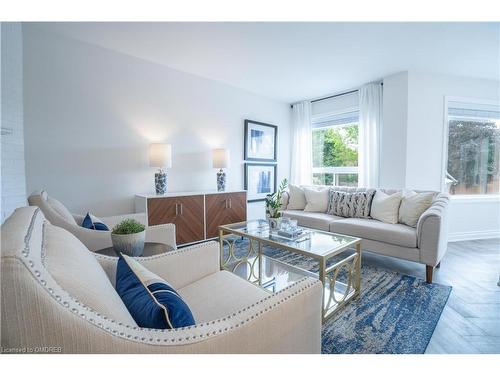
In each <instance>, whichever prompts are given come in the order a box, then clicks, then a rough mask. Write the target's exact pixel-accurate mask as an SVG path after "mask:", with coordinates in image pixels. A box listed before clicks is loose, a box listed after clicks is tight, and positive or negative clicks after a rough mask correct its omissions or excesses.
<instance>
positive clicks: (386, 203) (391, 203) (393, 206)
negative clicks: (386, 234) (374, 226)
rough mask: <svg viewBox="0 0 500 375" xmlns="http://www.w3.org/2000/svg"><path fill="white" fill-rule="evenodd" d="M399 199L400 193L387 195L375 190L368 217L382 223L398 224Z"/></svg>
mask: <svg viewBox="0 0 500 375" xmlns="http://www.w3.org/2000/svg"><path fill="white" fill-rule="evenodd" d="M401 198H402V194H401V193H394V194H391V195H388V194H386V193H384V192H383V191H380V190H377V192H376V193H375V196H374V197H373V200H372V209H371V211H370V216H371V217H372V218H374V219H377V220H380V221H382V222H384V223H389V224H396V223H397V222H398V213H399V205H400V204H401Z"/></svg>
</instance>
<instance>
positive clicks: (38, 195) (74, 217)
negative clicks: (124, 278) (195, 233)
mask: <svg viewBox="0 0 500 375" xmlns="http://www.w3.org/2000/svg"><path fill="white" fill-rule="evenodd" d="M28 203H29V205H30V206H37V207H40V209H41V210H42V212H43V214H44V216H45V218H46V219H47V220H48V221H50V222H51V223H52V224H54V225H57V226H58V227H61V228H64V229H66V230H67V231H68V232H70V233H72V234H73V235H74V236H75V237H77V238H78V239H79V240H80V241H82V242H83V244H84V245H85V246H86V247H87V248H88V249H89V250H91V251H98V250H102V249H105V248H108V247H111V246H113V244H112V242H111V232H110V231H101V230H93V229H88V228H84V227H82V226H81V225H82V222H83V219H84V216H83V215H78V214H72V213H70V212H69V210H68V209H67V208H66V207H65V206H64V205H63V204H62V203H61V202H59V201H58V200H57V199H55V198H52V197H50V196H49V195H48V194H47V192H46V191H45V190H41V191H37V192H34V193H32V194H31V195H30V196H29V197H28ZM99 219H101V220H102V222H103V223H104V224H106V226H107V227H108V228H109V229H110V230H111V229H112V228H113V227H114V226H115V225H116V224H118V223H120V222H121V221H122V220H125V219H134V220H137V221H138V222H140V223H142V224H144V225H146V226H147V218H146V214H141V213H139V214H127V215H116V216H107V217H100V218H99ZM146 241H147V242H158V243H163V244H166V245H168V246H170V247H171V248H174V249H175V248H176V241H175V225H174V224H162V225H155V226H147V227H146Z"/></svg>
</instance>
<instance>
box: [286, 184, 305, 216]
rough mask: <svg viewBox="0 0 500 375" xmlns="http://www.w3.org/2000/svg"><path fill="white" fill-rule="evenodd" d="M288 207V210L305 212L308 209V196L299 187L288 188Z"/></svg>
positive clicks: (290, 186)
mask: <svg viewBox="0 0 500 375" xmlns="http://www.w3.org/2000/svg"><path fill="white" fill-rule="evenodd" d="M288 195H289V198H288V206H287V207H286V209H287V210H303V209H304V208H305V207H306V204H307V202H306V195H305V193H304V189H302V188H301V187H300V186H297V185H289V186H288Z"/></svg>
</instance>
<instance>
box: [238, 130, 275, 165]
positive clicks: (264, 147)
mask: <svg viewBox="0 0 500 375" xmlns="http://www.w3.org/2000/svg"><path fill="white" fill-rule="evenodd" d="M244 137H245V139H244V155H243V156H244V159H245V160H247V161H260V162H276V161H277V155H278V154H277V151H278V150H277V144H278V126H276V125H272V124H266V123H264V122H258V121H253V120H245V134H244Z"/></svg>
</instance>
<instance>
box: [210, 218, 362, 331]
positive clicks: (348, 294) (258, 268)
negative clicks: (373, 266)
mask: <svg viewBox="0 0 500 375" xmlns="http://www.w3.org/2000/svg"><path fill="white" fill-rule="evenodd" d="M246 224H247V223H246V222H241V223H236V224H229V225H221V226H219V243H220V268H221V270H227V271H230V272H233V273H235V270H236V269H237V268H238V267H240V266H241V265H242V264H247V265H248V266H249V269H250V272H249V274H248V278H247V280H248V281H250V282H253V283H255V284H257V285H259V286H262V282H263V280H262V258H263V256H264V255H263V252H262V250H263V245H269V246H271V247H275V248H280V249H283V250H287V251H290V252H292V253H296V254H300V255H303V256H305V257H309V258H312V259H314V260H316V261H318V263H319V275H318V278H319V280H321V282H322V283H323V302H322V317H323V322H324V321H326V320H327V319H328V318H331V317H332V316H334V315H335V314H336V313H337V312H338V311H339V310H340V309H341V308H342V307H344V306H345V305H346V304H347V303H348V302H350V301H351V300H352V299H354V298H356V297H358V296H359V295H360V291H361V239H360V238H356V237H352V236H344V235H336V234H335V233H330V232H325V231H321V230H316V229H309V228H305V229H307V230H308V231H310V232H316V233H323V234H326V235H330V236H341V237H342V238H351V239H352V241H349V242H348V243H346V244H344V245H341V246H338V247H336V248H335V249H332V250H331V251H329V252H327V253H326V254H316V253H314V252H312V251H307V250H303V249H300V248H297V247H294V246H291V245H287V244H284V243H280V242H278V241H275V240H273V239H272V238H269V237H268V238H266V237H262V236H257V235H254V234H250V233H247V232H246V231H244V230H242V229H241V228H238V226H244V227H245V228H246ZM238 237H246V238H248V239H249V245H248V251H247V252H246V254H244V255H243V256H241V257H238V256H236V254H235V246H234V245H235V241H236V240H237V238H238ZM224 244H227V246H228V256H227V257H225V256H224ZM353 247H354V248H355V250H356V251H355V252H354V253H352V254H350V255H348V256H347V257H345V258H343V259H342V260H340V261H338V262H336V263H335V264H332V265H329V266H328V267H327V261H328V260H329V259H330V258H333V257H335V256H337V255H339V254H341V253H343V252H345V251H346V250H347V249H350V248H353ZM271 259H272V258H271ZM280 262H281V261H280ZM291 266H293V267H294V268H296V269H300V268H299V267H297V266H294V265H291ZM342 269H344V270H345V271H346V272H347V280H346V282H345V283H344V282H341V281H339V280H337V278H338V276H339V273H340V272H341V270H342ZM307 272H308V273H310V272H309V271H307ZM332 291H333V292H332Z"/></svg>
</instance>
